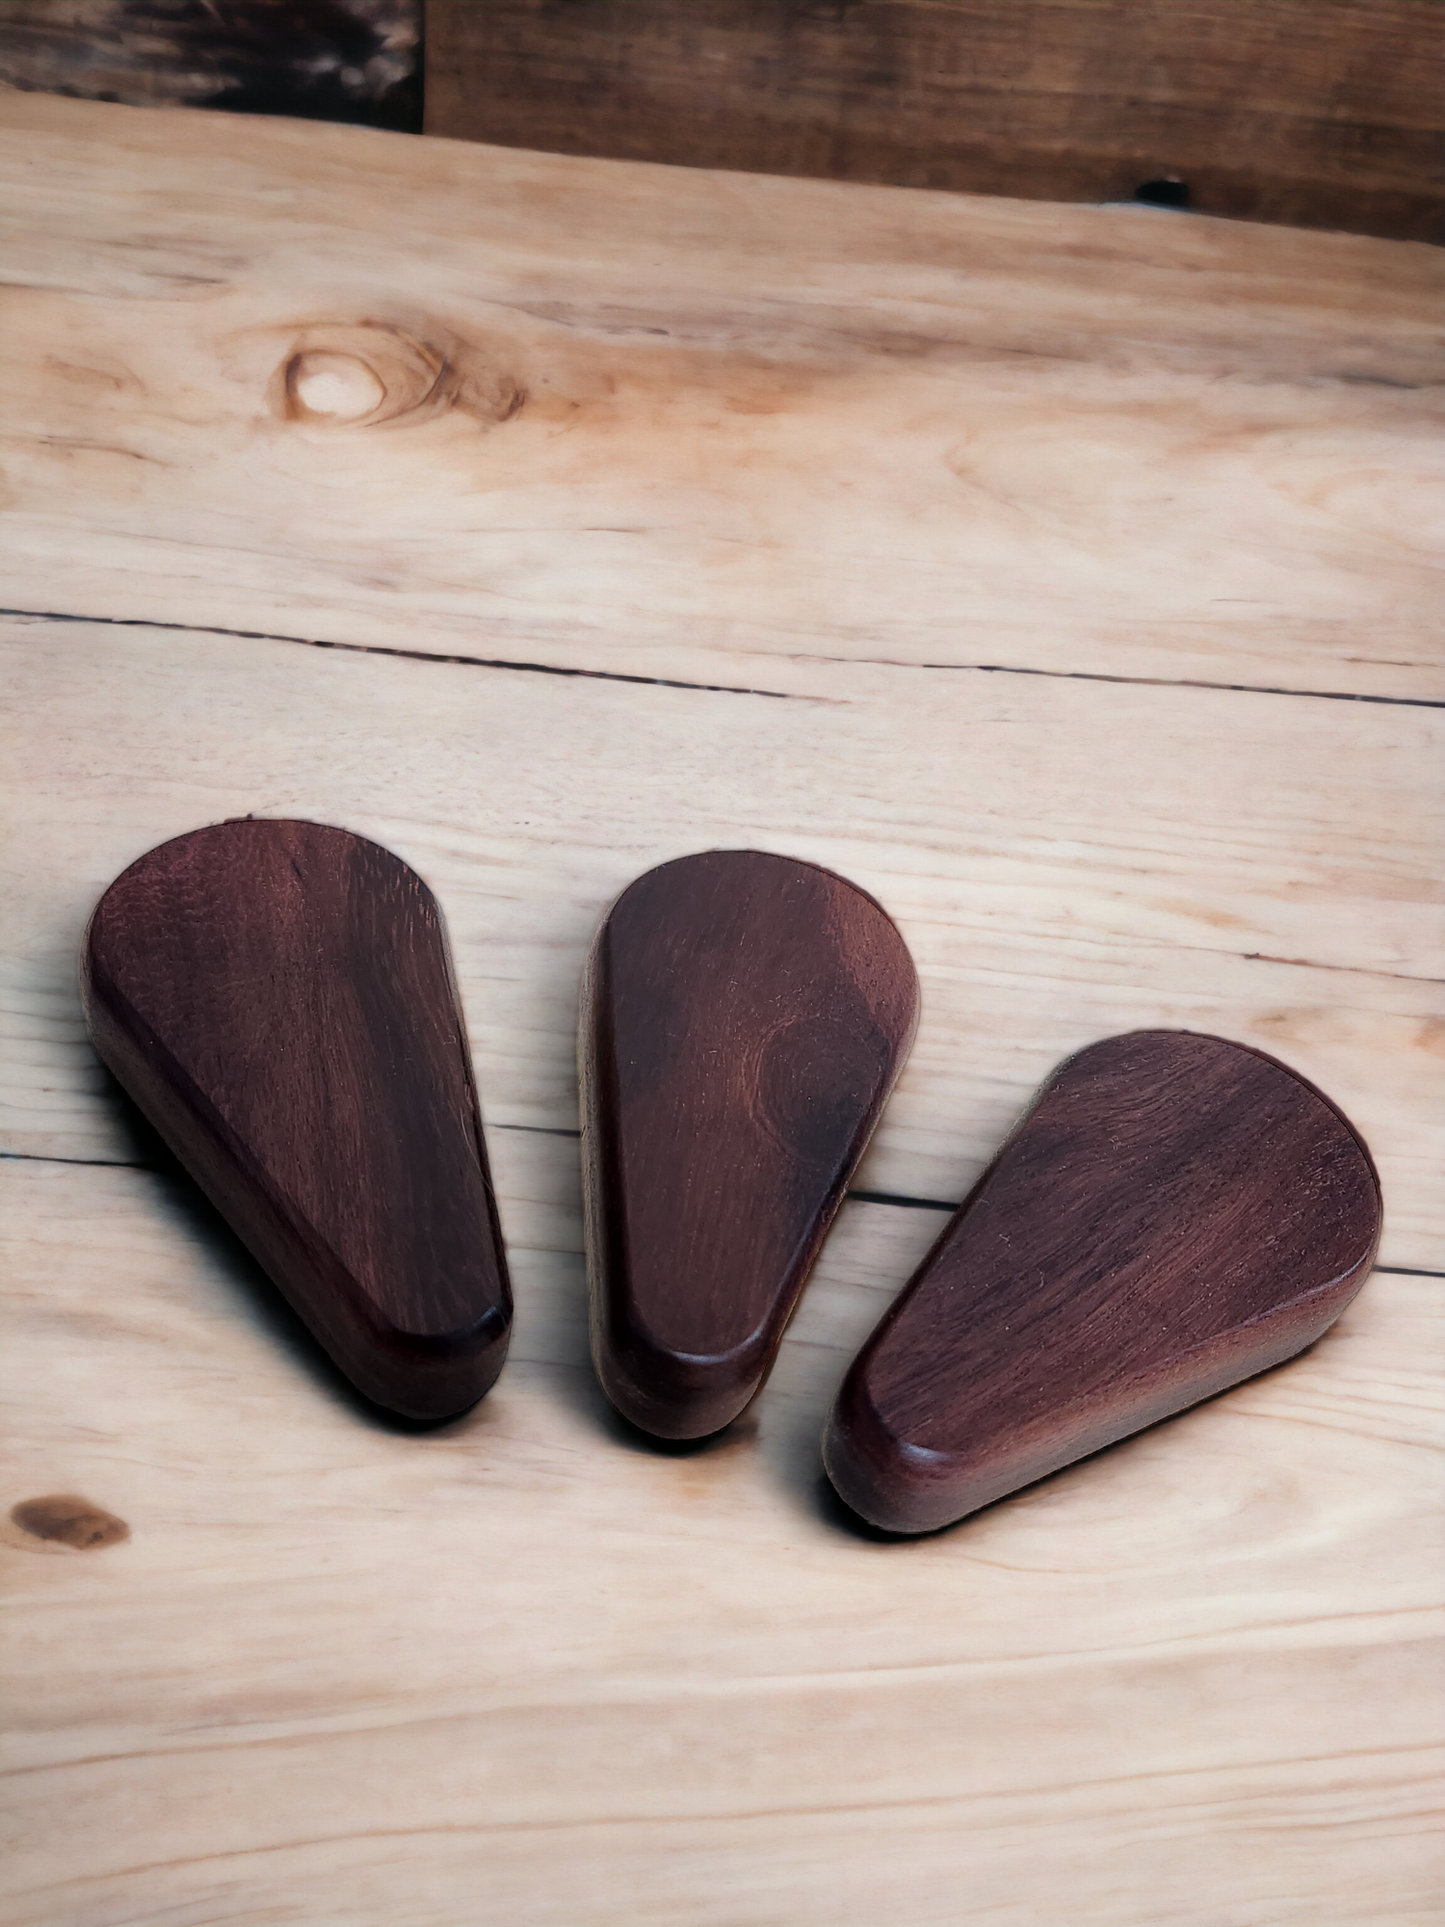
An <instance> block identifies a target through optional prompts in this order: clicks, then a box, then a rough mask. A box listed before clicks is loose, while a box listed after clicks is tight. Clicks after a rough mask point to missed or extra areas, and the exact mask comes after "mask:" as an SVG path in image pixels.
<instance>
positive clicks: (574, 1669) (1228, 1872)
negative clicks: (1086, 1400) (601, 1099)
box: [0, 1134, 1445, 1927]
mask: <svg viewBox="0 0 1445 1927" xmlns="http://www.w3.org/2000/svg"><path fill="white" fill-rule="evenodd" d="M570 1158H571V1153H570V1148H569V1147H567V1146H566V1145H565V1144H563V1143H561V1142H560V1141H559V1140H557V1139H551V1138H545V1137H536V1136H532V1137H528V1136H525V1135H524V1134H503V1138H502V1142H501V1144H500V1146H499V1157H498V1165H499V1176H500V1178H501V1182H502V1188H503V1192H504V1198H505V1201H506V1202H505V1206H504V1208H505V1211H506V1215H507V1219H508V1230H509V1234H510V1235H511V1236H512V1239H513V1248H514V1253H515V1257H516V1264H517V1286H518V1324H517V1344H516V1351H515V1353H514V1357H513V1360H512V1362H511V1363H510V1364H509V1366H508V1368H507V1371H506V1373H505V1374H504V1376H503V1378H502V1380H501V1382H500V1384H499V1385H498V1387H497V1389H496V1391H495V1392H494V1394H493V1395H492V1396H491V1397H489V1398H488V1399H487V1400H486V1401H485V1402H484V1404H483V1405H482V1406H481V1407H480V1408H479V1409H478V1411H477V1412H476V1413H475V1414H473V1415H472V1416H471V1417H470V1418H468V1419H466V1420H464V1421H462V1422H461V1423H459V1424H458V1425H456V1426H453V1427H450V1428H447V1430H445V1431H444V1432H442V1433H440V1434H437V1435H434V1436H431V1437H417V1436H415V1435H411V1434H407V1433H397V1432H394V1431H392V1430H390V1429H388V1428H386V1427H383V1426H379V1425H376V1424H372V1423H368V1422H366V1421H365V1420H364V1419H363V1418H362V1416H361V1415H360V1414H359V1412H358V1411H357V1410H356V1409H355V1408H354V1407H353V1405H352V1404H351V1402H350V1401H349V1400H347V1399H346V1398H344V1397H343V1396H342V1395H340V1394H339V1393H338V1392H337V1391H336V1389H335V1387H334V1382H333V1380H332V1379H331V1377H330V1374H329V1372H328V1371H327V1368H326V1367H325V1365H324V1362H322V1361H320V1360H319V1359H318V1358H317V1356H316V1355H315V1354H314V1352H313V1351H312V1350H311V1349H310V1347H309V1346H308V1345H306V1344H305V1343H304V1342H302V1341H300V1340H298V1338H297V1336H296V1333H295V1329H294V1326H293V1325H292V1323H291V1321H290V1320H289V1318H288V1317H287V1316H286V1315H285V1314H284V1313H283V1312H282V1311H281V1310H280V1309H279V1308H278V1307H277V1306H276V1304H275V1302H274V1300H273V1298H272V1296H271V1294H270V1292H269V1289H268V1288H267V1287H266V1286H265V1285H264V1282H263V1281H261V1280H260V1279H259V1278H258V1276H257V1275H256V1274H255V1272H254V1271H253V1270H252V1268H251V1267H250V1266H249V1265H248V1263H247V1262H246V1261H245V1260H244V1259H243V1258H241V1257H240V1256H239V1254H238V1253H237V1251H236V1248H235V1247H234V1245H232V1244H231V1243H230V1241H229V1240H228V1239H227V1238H226V1237H225V1236H224V1235H223V1234H220V1233H219V1232H218V1231H217V1229H216V1227H215V1225H214V1223H213V1221H212V1220H211V1219H210V1218H209V1216H208V1214H206V1213H205V1212H204V1211H203V1210H202V1209H201V1208H200V1207H198V1206H197V1205H196V1203H195V1202H194V1200H193V1197H192V1194H191V1193H190V1191H189V1189H188V1188H187V1187H183V1186H181V1185H179V1184H176V1183H173V1182H171V1181H169V1180H163V1179H161V1178H158V1177H155V1176H152V1175H150V1174H147V1173H142V1172H135V1171H99V1170H75V1169H67V1168H65V1167H62V1166H56V1165H26V1164H22V1163H17V1162H11V1163H9V1164H7V1165H5V1166H3V1167H0V1205H3V1213H4V1216H3V1226H0V1235H3V1239H4V1264H5V1270H6V1275H7V1277H8V1279H9V1280H10V1282H11V1305H12V1310H11V1313H10V1317H9V1339H8V1364H9V1373H8V1376H9V1381H10V1385H11V1387H12V1399H13V1408H14V1421H13V1423H12V1425H11V1428H10V1441H11V1442H10V1445H9V1448H8V1452H7V1463H6V1469H5V1481H6V1489H7V1490H8V1491H12V1492H15V1493H19V1494H24V1495H27V1496H28V1495H30V1494H32V1493H39V1492H46V1491H55V1490H57V1489H60V1490H63V1489H74V1490H77V1491H79V1492H81V1493H83V1494H85V1495H86V1496H88V1497H90V1498H92V1499H94V1500H96V1501H98V1502H99V1503H101V1504H104V1505H106V1506H108V1507H109V1508H110V1509H111V1510H113V1511H114V1512H116V1513H117V1514H119V1515H120V1516H122V1517H124V1518H125V1519H126V1520H127V1521H128V1523H129V1524H130V1526H131V1529H132V1536H131V1538H130V1539H129V1541H128V1542H127V1543H125V1544H124V1545H121V1546H117V1547H113V1548H110V1549H108V1550H106V1551H104V1552H98V1553H91V1554H85V1553H69V1552H52V1553H48V1554H47V1553H45V1552H43V1551H39V1550H36V1549H35V1543H34V1541H30V1542H29V1545H28V1549H27V1546H26V1544H25V1543H24V1542H19V1543H17V1541H18V1538H19V1536H18V1535H16V1534H14V1533H13V1532H12V1533H11V1534H10V1535H9V1537H8V1541H7V1543H4V1544H0V1567H3V1570H4V1573H5V1579H6V1583H7V1586H8V1589H9V1592H10V1595H11V1604H12V1615H11V1624H12V1631H11V1634H10V1637H9V1639H8V1641H7V1645H6V1660H7V1666H8V1668H9V1678H8V1680H7V1684H6V1704H7V1710H8V1716H9V1717H8V1720H7V1727H8V1738H7V1740H6V1742H5V1746H6V1754H7V1765H8V1767H9V1768H10V1769H11V1772H12V1777H11V1778H10V1780H9V1782H8V1785H9V1789H10V1791H9V1794H8V1796H7V1803H6V1804H7V1811H8V1816H9V1823H10V1825H11V1827H12V1828H13V1830H14V1837H13V1848H12V1851H11V1852H10V1853H9V1855H7V1859H6V1872H5V1875H4V1880H5V1887H6V1893H7V1895H8V1896H9V1897H8V1900H7V1901H6V1904H5V1913H4V1918H5V1919H6V1920H7V1921H8V1922H12V1923H16V1927H40V1924H41V1923H44V1924H45V1927H56V1923H59V1922H64V1923H65V1927H102V1923H104V1924H105V1927H115V1924H116V1923H120V1922H123V1921H140V1920H144V1921H146V1922H162V1921H164V1922H165V1923H167V1927H201V1923H207V1924H209V1923H216V1922H228V1921H229V1922H237V1923H240V1922H244V1923H247V1927H265V1924H266V1923H271V1922H284V1921H317V1920H327V1921H333V1920H334V1921H341V1920H345V1921H347V1922H348V1923H350V1922H356V1923H366V1924H368V1927H369V1924H370V1923H376V1927H381V1923H383V1922H384V1923H386V1927H470V1923H472V1922H475V1921H476V1920H478V1919H487V1920H492V1919H495V1920H499V1921H500V1920H505V1921H507V1922H508V1923H516V1927H575V1924H576V1923H577V1922H580V1921H586V1922H587V1923H588V1924H589V1927H673V1924H674V1923H675V1922H677V1921H679V1920H686V1921H688V1922H689V1923H690V1924H691V1923H698V1927H733V1924H734V1923H736V1922H738V1921H739V1920H747V1921H748V1922H750V1923H752V1922H762V1923H769V1924H771V1927H813V1924H814V1923H816V1927H849V1924H850V1923H858V1924H859V1927H863V1924H864V1923H867V1924H868V1927H872V1923H875V1922H877V1921H880V1920H889V1921H897V1922H906V1923H910V1927H911V1923H915V1922H917V1923H936V1924H937V1927H944V1924H945V1923H948V1927H951V1924H952V1923H953V1922H955V1921H957V1920H960V1919H965V1918H966V1919H968V1920H969V1921H970V1922H975V1921H976V1922H980V1923H983V1924H984V1927H1037V1923H1038V1922H1039V1921H1041V1920H1055V1919H1067V1920H1068V1921H1069V1922H1070V1923H1071V1927H1075V1924H1076V1927H1136V1924H1137V1927H1146V1924H1147V1927H1154V1923H1157V1922H1158V1921H1160V1920H1168V1921H1169V1922H1171V1923H1176V1924H1177V1927H1224V1924H1227V1927H1250V1924H1252V1923H1255V1922H1264V1921H1268V1922H1270V1923H1271V1927H1276V1924H1277V1927H1295V1924H1296V1923H1298V1927H1306V1923H1309V1924H1310V1927H1314V1923H1317V1922H1319V1921H1321V1920H1327V1921H1329V1922H1330V1923H1331V1927H1356V1923H1358V1927H1379V1923H1380V1922H1381V1921H1383V1920H1389V1921H1390V1922H1391V1923H1392V1927H1396V1924H1397V1923H1398V1927H1425V1923H1427V1922H1429V1921H1432V1920H1433V1919H1434V1918H1435V1914H1434V1911H1433V1910H1434V1907H1435V1895H1436V1887H1435V1880H1434V1876H1435V1873H1436V1871H1437V1870H1438V1856H1437V1854H1436V1849H1435V1843H1434V1838H1433V1831H1432V1827H1431V1823H1430V1812H1431V1809H1432V1804H1433V1802H1434V1801H1435V1800H1436V1799H1437V1798H1438V1792H1439V1784H1440V1783H1439V1769H1440V1763H1441V1750H1440V1748H1439V1746H1438V1741H1439V1738H1440V1732H1439V1724H1440V1723H1439V1709H1440V1704H1441V1693H1440V1688H1441V1686H1442V1685H1445V1679H1442V1667H1441V1660H1440V1646H1439V1643H1438V1641H1437V1639H1436V1637H1435V1634H1436V1628H1437V1625H1438V1615H1437V1614H1436V1612H1435V1611H1434V1610H1433V1608H1432V1602H1433V1600H1434V1597H1435V1593H1436V1587H1435V1583H1434V1579H1435V1561H1436V1559H1437V1557H1438V1545H1437V1542H1438V1508H1437V1507H1436V1505H1435V1496H1436V1492H1437V1475H1436V1469H1435V1464H1436V1462H1435V1459H1434V1455H1433V1452H1432V1449H1431V1448H1432V1444H1433V1443H1434V1442H1435V1441H1436V1440H1437V1438H1438V1433H1439V1430H1440V1416H1439V1415H1440V1409H1441V1401H1440V1397H1439V1389H1440V1388H1439V1385H1438V1378H1437V1376H1436V1374H1435V1372H1434V1369H1433V1367H1434V1365H1435V1364H1436V1363H1438V1360H1439V1356H1440V1333H1439V1328H1438V1327H1439V1294H1438V1289H1437V1286H1436V1285H1435V1284H1434V1283H1433V1282H1431V1281H1429V1280H1420V1279H1413V1278H1404V1277H1391V1276H1387V1275H1377V1276H1376V1277H1375V1278H1373V1279H1371V1280H1370V1282H1369V1283H1368V1284H1367V1286H1366V1288H1365V1290H1364V1292H1363V1293H1362V1294H1361V1296H1360V1298H1359V1299H1358V1300H1357V1301H1356V1303H1355V1305H1354V1306H1353V1307H1352V1308H1351V1310H1350V1311H1349V1312H1348V1313H1347V1314H1346V1316H1345V1319H1344V1320H1343V1321H1342V1323H1341V1324H1340V1325H1339V1326H1338V1327H1337V1328H1336V1330H1335V1331H1334V1332H1333V1333H1332V1334H1331V1335H1330V1336H1329V1337H1327V1338H1326V1339H1325V1340H1323V1341H1322V1342H1321V1343H1320V1344H1319V1345H1318V1346H1317V1347H1316V1348H1315V1349H1314V1350H1313V1351H1312V1352H1311V1353H1309V1354H1308V1355H1307V1356H1306V1357H1305V1358H1303V1359H1301V1360H1299V1361H1297V1362H1296V1363H1294V1364H1292V1365H1290V1366H1286V1367H1284V1368H1282V1369H1281V1370H1279V1371H1277V1372H1274V1373H1271V1374H1268V1375H1267V1376H1265V1377H1264V1378H1262V1379H1259V1380H1257V1381H1255V1382H1254V1383H1253V1384H1251V1385H1249V1386H1247V1387H1244V1388H1242V1389H1241V1390H1239V1391H1237V1392H1235V1393H1233V1394H1230V1395H1228V1396H1226V1397H1224V1398H1222V1399H1218V1400H1215V1401H1213V1402H1212V1403H1210V1404H1209V1405H1207V1406H1204V1407H1202V1408H1200V1409H1199V1410H1197V1411H1195V1412H1194V1413H1192V1414H1189V1415H1186V1416H1185V1417H1183V1418H1181V1419H1178V1420H1176V1421H1174V1422H1173V1423H1171V1424H1169V1425H1167V1426H1164V1427H1161V1428H1158V1429H1156V1430H1155V1431H1153V1432H1151V1433H1148V1434H1146V1435H1144V1436H1143V1437H1141V1438H1139V1439H1137V1440H1135V1441H1133V1442H1132V1443H1130V1444H1128V1445H1126V1446H1124V1447H1122V1448H1120V1449H1118V1450H1116V1451H1113V1452H1110V1453H1106V1454H1103V1455H1101V1456H1100V1457H1099V1458H1097V1459H1095V1460H1093V1461H1091V1462H1089V1463H1088V1464H1086V1465H1084V1466H1082V1467H1080V1468H1078V1469H1076V1470H1075V1471H1073V1472H1070V1473H1068V1474H1065V1475H1062V1476H1061V1477H1059V1478H1056V1479H1054V1480H1053V1481H1050V1482H1048V1483H1046V1484H1044V1485H1042V1486H1040V1487H1037V1488H1035V1489H1033V1490H1032V1491H1030V1492H1028V1493H1026V1494H1024V1495H1022V1496H1020V1497H1018V1498H1016V1499H1014V1500H1011V1501H1009V1502H1007V1503H1005V1504H1003V1505H1001V1506H998V1507H996V1508H994V1509H993V1510H991V1511H990V1512H988V1513H985V1514H983V1515H981V1516H980V1517H979V1518H978V1519H977V1520H975V1521H974V1522H973V1523H972V1524H971V1525H970V1526H969V1527H968V1528H967V1530H966V1531H963V1532H956V1533H951V1534H944V1535H942V1536H939V1537H936V1538H933V1539H925V1540H921V1541H916V1542H913V1543H908V1544H880V1543H877V1542H873V1541H869V1540H865V1539H860V1538H858V1537H856V1536H854V1535H853V1534H852V1533H850V1532H849V1531H847V1530H846V1529H844V1528H842V1527H841V1526H840V1525H839V1524H838V1522H837V1520H836V1517H835V1515H833V1514H832V1513H831V1511H829V1510H828V1509H827V1508H826V1507H824V1506H822V1505H821V1504H820V1501H819V1496H818V1495H819V1486H818V1484H817V1478H818V1469H817V1457H816V1452H817V1435H818V1430H819V1427H820V1425H821V1420H822V1416H823V1411H824V1409H825V1406H826V1403H827V1400H828V1398H829V1396H830V1395H831V1392H832V1389H833V1387H834V1385H835V1383H836V1380H837V1378H838V1376H839V1374H840V1373H841V1371H842V1369H843V1366H844V1364H845V1363H846V1359H847V1356H848V1354H849V1352H850V1350H851V1348H852V1347H853V1345H854V1344H855V1343H856V1342H857V1339H858V1337H859V1336H860V1334H861V1333H862V1332H863V1331H864V1330H865V1329H866V1328H867V1326H868V1325H869V1324H870V1323H871V1322H872V1320H873V1318H874V1317H875V1316H876V1313H877V1311H878V1309H879V1308H880V1306H881V1304H882V1303H883V1302H885V1301H886V1296H887V1292H886V1288H884V1287H882V1286H881V1285H880V1283H879V1279H880V1277H882V1276H884V1275H886V1274H890V1273H892V1272H894V1271H895V1270H896V1269H897V1268H898V1266H899V1265H900V1263H904V1262H907V1260H908V1259H909V1257H910V1256H911V1255H912V1249H911V1248H912V1246H913V1245H914V1244H915V1243H916V1233H917V1229H918V1224H917V1221H918V1220H919V1219H920V1218H921V1217H922V1216H923V1215H924V1214H921V1213H915V1212H903V1211H897V1210H891V1209H888V1208H885V1207H880V1206H866V1205H856V1204H850V1205H848V1206H846V1207H845V1209H844V1214H843V1218H842V1220H841V1222H840V1226H839V1229H838V1232H837V1234H836V1235H835V1237H834V1238H833V1239H832V1241H831V1242H830V1245H829V1248H828V1251H827V1254H826V1256H825V1259H824V1261H823V1266H822V1270H821V1272H820V1274H819V1276H818V1278H817V1279H816V1281H815V1282H814V1284H813V1285H812V1287H811V1288H810V1291H809V1293H808V1295H807V1297H806V1298H805V1300H804V1305H803V1309H802V1311H801V1313H800V1314H799V1317H798V1319H797V1321H796V1323H795V1325H794V1327H793V1329H792V1332H791V1333H790V1335H789V1337H788V1338H787V1340H786V1341H785V1344H784V1349H783V1354H782V1358H781V1360H780V1364H779V1367H778V1370H777V1373H776V1375H775V1377H774V1380H773V1382H772V1383H771V1385H770V1386H769V1387H768V1389H767V1390H766V1391H765V1393H764V1394H763V1396H762V1398H761V1399H760V1400H759V1402H758V1405H757V1406H756V1407H755V1408H754V1412H753V1414H752V1415H751V1417H750V1419H749V1420H748V1421H745V1422H744V1423H743V1424H742V1425H741V1426H740V1427H739V1428H737V1429H736V1430H735V1431H734V1433H732V1434H731V1435H729V1438H728V1441H727V1443H725V1444H724V1445H722V1446H720V1447H718V1448H715V1449H714V1450H712V1451H710V1452H705V1453H701V1454H696V1455H693V1456H687V1457H680V1458H679V1457H673V1456H661V1455H657V1454H654V1453H651V1452H648V1451H639V1450H637V1449H635V1447H629V1445H628V1444H627V1442H626V1441H624V1440H621V1439H620V1438H619V1437H618V1436H617V1435H616V1433H615V1430H614V1429H613V1428H612V1427H611V1426H610V1425H609V1424H608V1422H607V1421H606V1418H605V1416H604V1412H603V1408H602V1405H601V1401H600V1398H599V1395H598V1394H597V1392H596V1390H595V1388H594V1386H593V1383H592V1380H591V1377H590V1373H589V1372H588V1370H587V1368H586V1364H585V1332H584V1318H583V1309H582V1297H583V1286H582V1277H581V1267H580V1261H579V1260H578V1259H577V1258H576V1257H575V1255H572V1252H571V1249H570V1247H571V1245H572V1242H573V1220H572V1218H571V1215H570V1212H569V1211H568V1210H567V1209H566V1208H565V1204H559V1203H558V1202H555V1201H549V1196H548V1194H549V1193H556V1194H557V1195H558V1196H560V1193H561V1192H562V1191H564V1190H565V1189H566V1187H567V1186H568V1185H569V1184H570V1183H571V1182H572V1177H571V1165H570ZM528 1192H530V1193H531V1194H532V1195H533V1197H534V1198H535V1199H536V1202H535V1203H534V1204H533V1205H532V1206H530V1207H528V1208H527V1209H526V1210H523V1209H522V1208H521V1207H519V1206H518V1204H517V1203H516V1202H515V1201H516V1200H517V1199H518V1197H519V1196H520V1195H522V1194H524V1193H528ZM78 1412H83V1413H84V1414H85V1420H84V1423H83V1425H82V1424H77V1422H76V1418H75V1415H76V1414H77V1413H78Z"/></svg>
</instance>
